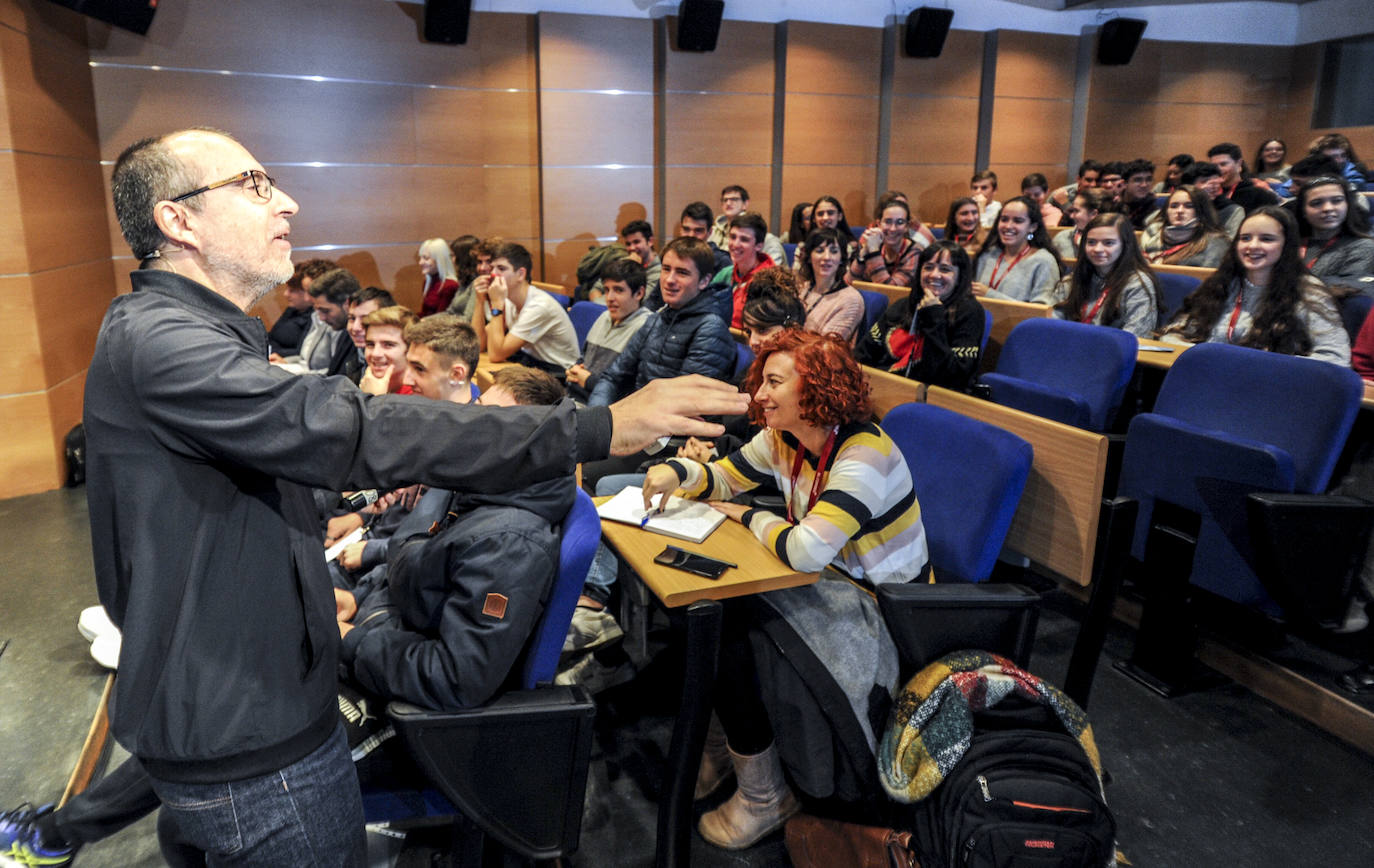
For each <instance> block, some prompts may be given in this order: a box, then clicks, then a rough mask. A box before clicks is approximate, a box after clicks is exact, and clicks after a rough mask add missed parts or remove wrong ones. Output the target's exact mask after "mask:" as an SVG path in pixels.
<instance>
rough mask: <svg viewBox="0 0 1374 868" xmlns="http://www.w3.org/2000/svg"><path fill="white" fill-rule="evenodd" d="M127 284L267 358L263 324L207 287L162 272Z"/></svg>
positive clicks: (148, 272)
mask: <svg viewBox="0 0 1374 868" xmlns="http://www.w3.org/2000/svg"><path fill="white" fill-rule="evenodd" d="M129 282H130V283H131V284H133V288H134V292H136V293H151V294H155V295H161V296H164V297H166V298H169V299H171V300H173V301H175V302H176V303H177V304H179V305H182V306H183V307H187V308H191V309H194V310H197V311H199V312H201V313H203V314H205V315H206V316H208V317H212V318H213V319H215V320H218V321H220V322H223V323H224V324H225V326H227V327H228V328H230V329H232V330H233V331H234V333H235V334H237V335H238V336H239V337H240V338H241V339H243V341H244V342H245V343H247V344H249V345H250V346H252V347H253V348H254V349H256V350H258V351H259V352H261V353H262V355H263V357H264V358H265V357H266V356H267V327H266V326H264V325H263V324H262V320H260V319H258V318H257V317H255V316H249V315H248V314H246V313H244V312H243V311H241V310H239V309H238V305H236V304H234V303H233V302H232V301H230V300H229V299H227V298H225V297H224V296H222V295H220V294H219V293H217V292H215V291H213V290H212V289H210V288H209V287H208V286H205V285H204V284H200V283H196V282H195V281H194V280H191V279H190V278H186V277H182V276H181V275H179V274H173V273H172V272H170V271H162V270H161V269H143V270H139V271H135V272H133V273H132V274H130V275H129ZM349 346H350V347H351V346H352V344H351V343H350V344H349Z"/></svg>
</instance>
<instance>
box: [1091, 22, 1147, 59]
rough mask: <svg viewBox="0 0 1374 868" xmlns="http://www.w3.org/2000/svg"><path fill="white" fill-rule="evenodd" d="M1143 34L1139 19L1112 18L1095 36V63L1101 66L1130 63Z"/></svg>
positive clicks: (1143, 25) (1143, 26)
mask: <svg viewBox="0 0 1374 868" xmlns="http://www.w3.org/2000/svg"><path fill="white" fill-rule="evenodd" d="M1144 33H1145V22H1144V21H1143V20H1141V19H1139V18H1113V19H1112V20H1110V21H1108V22H1107V23H1106V24H1103V25H1102V32H1101V33H1099V34H1098V35H1097V62H1098V63H1100V64H1102V65H1103V66H1125V65H1126V64H1128V63H1130V62H1131V55H1133V54H1135V47H1136V46H1137V45H1139V44H1140V37H1141V35H1142V34H1144Z"/></svg>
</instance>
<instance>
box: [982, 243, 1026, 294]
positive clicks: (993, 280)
mask: <svg viewBox="0 0 1374 868" xmlns="http://www.w3.org/2000/svg"><path fill="white" fill-rule="evenodd" d="M1030 252H1031V246H1030V245H1029V244H1027V245H1026V246H1025V247H1022V248H1021V252H1020V253H1018V254H1016V256H1015V257H1013V259H1012V260H1011V265H1008V266H1007V270H1006V271H1004V272H1002V276H1001V277H998V276H997V269H999V268H1001V267H1002V257H1003V256H1005V255H1006V251H1005V250H1004V251H1002V252H1001V253H999V254H997V262H996V264H994V265H993V266H992V277H990V278H988V288H989V289H996V288H997V287H998V286H1000V285H1001V283H1002V281H1004V280H1006V279H1007V275H1008V274H1011V270H1012V269H1013V268H1015V267H1016V263H1018V262H1020V261H1021V260H1022V259H1023V258H1024V257H1025V255H1026V254H1027V253H1030Z"/></svg>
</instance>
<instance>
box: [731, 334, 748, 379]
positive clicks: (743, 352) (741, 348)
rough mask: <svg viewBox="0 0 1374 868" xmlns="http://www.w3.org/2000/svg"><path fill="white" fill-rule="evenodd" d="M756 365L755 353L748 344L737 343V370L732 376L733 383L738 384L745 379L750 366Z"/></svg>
mask: <svg viewBox="0 0 1374 868" xmlns="http://www.w3.org/2000/svg"><path fill="white" fill-rule="evenodd" d="M752 364H754V351H753V350H751V349H749V345H748V344H742V343H740V342H738V341H736V342H735V370H734V373H733V374H731V376H730V381H731V382H732V383H738V382H739V381H740V380H742V379H743V378H744V372H745V371H747V370H749V366H750V365H752Z"/></svg>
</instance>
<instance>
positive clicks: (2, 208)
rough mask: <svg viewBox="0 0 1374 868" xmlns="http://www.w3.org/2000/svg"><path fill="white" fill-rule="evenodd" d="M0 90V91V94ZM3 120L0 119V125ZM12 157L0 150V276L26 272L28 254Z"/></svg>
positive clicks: (12, 155) (17, 179)
mask: <svg viewBox="0 0 1374 868" xmlns="http://www.w3.org/2000/svg"><path fill="white" fill-rule="evenodd" d="M3 91H4V88H3V87H0V92H3ZM3 121H4V118H3V117H0V123H3ZM14 157H15V155H14V154H13V153H12V152H10V151H8V150H0V274H20V273H24V272H27V271H28V270H29V254H28V250H26V249H25V247H24V215H23V212H22V211H21V210H20V209H19V208H18V207H7V206H9V205H10V204H11V203H18V202H19V178H18V176H17V175H15V168H14Z"/></svg>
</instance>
